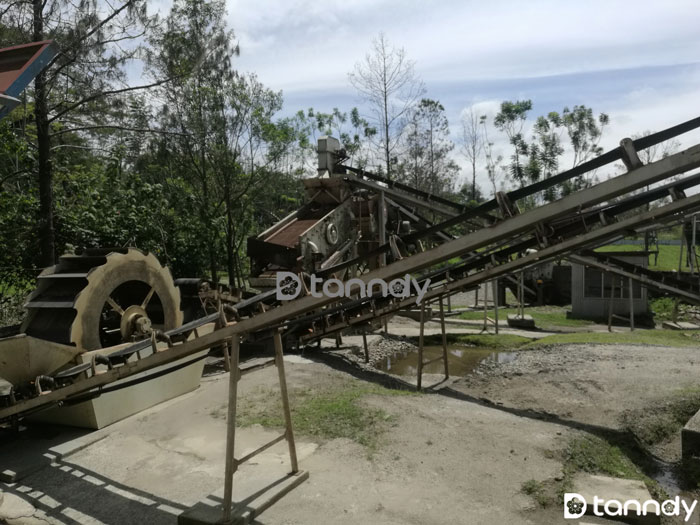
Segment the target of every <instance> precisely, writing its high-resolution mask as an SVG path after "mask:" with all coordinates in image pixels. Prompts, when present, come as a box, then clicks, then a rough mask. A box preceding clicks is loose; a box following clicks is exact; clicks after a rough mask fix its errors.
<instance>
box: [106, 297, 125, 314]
mask: <svg viewBox="0 0 700 525" xmlns="http://www.w3.org/2000/svg"><path fill="white" fill-rule="evenodd" d="M107 302H108V303H109V306H111V307H112V310H114V311H115V312H117V313H118V314H119V315H124V310H123V309H122V307H121V306H119V305H118V304H117V303H116V301H115V300H114V299H112V298H111V297H107Z"/></svg>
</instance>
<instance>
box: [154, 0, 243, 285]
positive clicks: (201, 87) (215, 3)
mask: <svg viewBox="0 0 700 525" xmlns="http://www.w3.org/2000/svg"><path fill="white" fill-rule="evenodd" d="M224 16H225V5H224V2H223V0H211V1H207V2H202V1H200V0H177V1H176V2H175V3H174V4H173V7H172V9H171V11H170V15H169V16H168V18H167V19H166V21H165V25H164V27H163V28H162V30H160V31H158V32H157V33H155V34H154V35H153V37H152V39H151V44H152V48H153V49H152V51H151V54H150V57H149V63H150V67H151V71H153V72H154V73H155V75H156V76H167V77H171V78H173V79H174V80H173V82H172V83H171V85H169V86H168V88H167V89H163V90H161V97H162V98H163V100H164V101H165V102H164V105H163V106H162V108H161V110H160V121H161V127H162V128H163V129H168V130H173V131H176V132H179V133H180V134H179V135H178V136H177V137H176V138H175V137H174V138H173V139H168V142H169V144H168V147H169V148H171V151H173V152H175V153H176V155H175V156H174V159H173V160H174V161H175V162H176V163H177V164H176V165H175V166H174V170H175V173H176V174H177V175H178V176H180V177H182V179H183V181H184V182H185V183H186V185H187V186H186V187H187V191H188V192H191V194H192V196H193V198H194V199H195V201H196V208H197V215H198V218H199V225H200V228H201V234H200V236H199V246H198V249H197V251H198V252H200V253H203V254H206V258H207V260H208V266H209V273H210V276H211V279H212V281H214V282H217V281H218V268H219V265H218V256H217V253H218V251H219V249H220V247H221V238H220V233H219V232H220V231H221V230H222V226H223V225H222V222H223V221H222V218H221V216H220V211H221V207H222V205H223V203H222V201H221V200H218V199H213V198H212V194H213V192H214V189H215V183H216V177H217V173H216V172H217V170H221V169H225V168H224V166H226V164H225V163H226V161H227V160H228V159H226V158H223V156H224V155H225V149H226V146H225V143H226V124H225V119H226V116H225V107H226V100H225V97H226V95H225V91H224V90H225V88H226V86H227V85H229V83H230V82H232V81H233V79H234V72H233V70H232V67H231V60H232V57H233V56H235V55H236V54H238V52H239V50H238V47H237V46H236V45H235V44H234V40H233V38H234V36H233V33H232V32H231V31H229V30H228V29H227V28H226V27H225V25H224ZM194 70H196V71H197V74H196V75H189V72H191V71H194ZM227 167H229V168H230V165H229V166H227Z"/></svg>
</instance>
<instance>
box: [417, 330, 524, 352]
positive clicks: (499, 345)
mask: <svg viewBox="0 0 700 525" xmlns="http://www.w3.org/2000/svg"><path fill="white" fill-rule="evenodd" d="M446 335H447V344H448V345H465V346H474V347H478V348H480V349H485V350H509V349H513V348H518V347H520V346H524V345H526V344H528V343H530V342H531V341H532V339H530V338H528V337H521V336H519V335H513V334H499V335H495V334H478V335H471V334H446ZM415 341H416V344H417V342H418V338H417V337H416V338H415ZM424 341H425V344H426V345H428V346H432V345H441V344H442V335H440V334H435V335H427V336H425V338H424Z"/></svg>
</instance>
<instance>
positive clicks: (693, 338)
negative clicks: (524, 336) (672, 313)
mask: <svg viewBox="0 0 700 525" xmlns="http://www.w3.org/2000/svg"><path fill="white" fill-rule="evenodd" d="M587 343H588V344H630V345H633V344H638V345H660V346H673V347H700V334H699V333H697V332H692V331H683V330H658V329H657V330H635V331H634V332H613V333H610V332H577V333H573V334H554V335H549V336H547V337H543V338H542V339H538V340H536V341H533V342H531V343H529V344H528V345H527V346H526V348H528V349H529V348H534V347H537V346H542V345H552V344H587Z"/></svg>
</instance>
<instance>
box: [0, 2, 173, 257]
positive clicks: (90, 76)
mask: <svg viewBox="0 0 700 525" xmlns="http://www.w3.org/2000/svg"><path fill="white" fill-rule="evenodd" d="M146 5H147V4H146V1H145V0H124V1H122V2H117V3H102V2H97V1H95V0H92V1H90V0H88V1H84V2H80V5H79V7H78V6H76V5H75V4H74V3H72V2H68V1H66V0H31V1H26V2H11V3H10V4H9V6H8V7H6V8H4V10H3V18H2V24H1V25H2V30H1V31H0V44H4V45H13V44H17V43H18V42H17V39H20V40H21V41H23V42H28V41H40V40H45V39H53V40H55V41H56V43H57V44H58V46H59V49H60V53H59V55H58V56H57V57H56V58H55V59H54V60H53V61H52V63H51V64H50V67H49V68H48V69H46V70H45V71H44V72H42V73H41V74H39V75H38V76H37V77H36V79H35V81H34V90H33V92H31V93H30V94H29V98H30V100H31V102H32V104H31V108H32V111H33V117H34V121H35V128H34V130H33V133H31V134H27V135H25V139H26V140H28V141H31V142H32V143H33V144H34V146H35V150H36V155H35V157H34V159H33V163H34V166H33V172H34V173H35V174H36V180H37V186H38V197H39V214H38V224H39V228H38V235H39V241H40V242H39V248H40V257H39V259H38V262H39V263H40V264H41V265H44V266H48V265H51V264H53V262H54V258H55V255H56V251H57V250H56V248H57V247H56V244H55V235H56V234H55V226H54V197H53V193H54V191H53V190H54V188H53V177H54V169H55V167H56V151H57V150H56V148H57V147H58V146H60V147H62V148H66V147H69V146H68V145H66V144H65V143H64V141H63V135H65V134H75V133H79V134H81V135H87V134H89V133H90V132H92V131H94V130H97V129H106V128H110V127H113V126H114V125H115V124H114V122H113V119H112V118H111V115H112V109H113V108H114V107H115V106H118V105H119V103H120V99H121V97H124V96H125V95H126V94H127V93H130V92H133V91H136V90H145V89H148V88H150V87H153V86H155V85H159V84H162V83H164V82H165V81H166V79H157V80H154V81H153V82H147V83H145V84H138V83H132V82H130V81H129V78H128V77H127V75H126V68H127V67H128V66H129V65H130V64H134V63H138V62H140V56H141V55H142V53H143V51H144V49H143V46H142V44H141V42H142V39H143V37H144V35H147V34H148V33H149V32H150V31H151V29H152V28H153V27H154V26H155V24H156V21H157V19H156V17H154V16H149V14H148V13H147V10H146ZM93 146H94V144H92V143H89V142H88V143H84V144H81V145H80V146H79V147H80V148H89V147H93Z"/></svg>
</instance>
